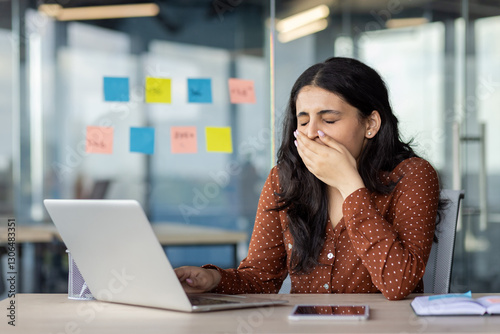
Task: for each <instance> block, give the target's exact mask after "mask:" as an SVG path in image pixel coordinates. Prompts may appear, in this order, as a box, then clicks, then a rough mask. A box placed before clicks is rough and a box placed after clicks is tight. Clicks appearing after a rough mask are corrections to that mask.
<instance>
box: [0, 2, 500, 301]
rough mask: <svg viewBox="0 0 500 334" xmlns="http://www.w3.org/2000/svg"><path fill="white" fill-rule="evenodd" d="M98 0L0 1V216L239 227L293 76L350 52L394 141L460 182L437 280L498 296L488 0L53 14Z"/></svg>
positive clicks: (499, 26) (262, 174)
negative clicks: (393, 127)
mask: <svg viewBox="0 0 500 334" xmlns="http://www.w3.org/2000/svg"><path fill="white" fill-rule="evenodd" d="M103 3H104V2H103V1H101V2H95V1H94V2H92V1H90V0H79V1H64V2H57V1H53V2H51V3H50V4H51V5H58V6H59V7H50V6H49V7H40V5H42V4H44V3H42V2H35V1H16V0H13V1H0V9H5V10H0V41H2V42H1V43H0V57H1V59H2V62H0V84H1V85H2V87H3V89H2V90H0V99H2V102H3V103H2V104H1V106H0V118H1V119H2V122H0V127H1V136H2V138H4V140H2V141H1V145H2V146H1V151H0V173H1V180H0V181H1V186H2V189H5V191H2V193H1V197H0V202H1V203H0V209H1V210H2V211H3V214H2V215H14V216H15V217H16V218H17V220H18V221H19V224H30V223H41V222H43V221H46V220H47V218H48V217H47V215H46V212H45V210H44V208H43V204H42V200H43V199H44V198H132V199H136V200H138V201H139V202H141V203H142V205H143V206H144V208H145V209H146V211H147V214H148V216H149V218H150V220H151V221H152V222H153V223H159V222H167V221H169V222H178V223H181V224H192V225H206V226H214V227H220V228H225V229H231V230H239V231H247V232H249V233H250V231H251V229H252V227H253V219H254V217H255V211H256V205H257V201H258V197H259V193H260V189H261V187H262V185H263V182H264V180H265V178H266V176H267V173H268V172H269V169H270V167H271V166H272V165H273V164H274V163H275V153H276V147H277V146H278V145H279V140H280V127H281V121H282V118H283V112H284V109H285V106H286V102H287V99H288V94H289V92H290V89H291V87H292V85H293V83H294V81H295V79H296V78H297V76H298V75H299V74H300V73H302V71H303V70H305V69H306V68H307V67H309V66H310V65H312V64H313V63H316V62H318V61H322V60H324V59H326V58H328V57H331V56H347V57H354V58H358V59H360V60H362V61H364V62H366V63H368V64H369V65H371V66H373V67H374V68H375V69H377V70H378V71H379V72H380V73H381V74H382V76H383V77H384V78H385V80H386V82H387V84H388V87H389V90H390V97H391V101H392V104H393V107H394V110H395V112H396V114H397V115H398V117H399V120H400V125H401V129H402V131H403V136H404V138H405V139H407V140H410V139H413V142H414V145H415V148H416V150H417V151H418V152H419V154H421V155H422V156H423V157H425V158H427V159H428V160H429V161H430V162H431V163H432V164H433V165H434V166H435V167H436V169H437V170H438V171H439V173H440V176H441V181H442V184H443V186H444V187H445V188H450V189H464V190H465V192H466V196H465V201H464V203H463V207H462V210H461V217H460V221H459V226H458V231H457V242H456V248H455V258H454V267H453V272H452V288H451V289H452V291H454V292H459V291H467V290H472V291H473V292H498V291H499V290H500V286H499V284H500V283H499V282H500V279H499V277H500V269H499V268H500V265H499V263H498V261H499V260H498V257H496V256H495V254H497V253H498V252H499V251H500V250H499V249H498V247H499V246H498V245H499V243H498V242H496V240H497V239H498V238H500V218H499V217H500V211H499V209H498V208H499V206H498V205H497V203H499V201H500V192H499V191H498V189H499V187H497V186H496V185H498V183H499V182H500V176H499V175H500V174H499V173H500V160H499V159H500V158H499V156H498V154H497V153H496V144H498V143H499V142H500V138H499V137H498V133H497V132H496V131H494V129H495V126H496V125H499V124H498V123H499V122H500V119H499V116H498V115H499V113H498V112H497V111H496V109H497V108H498V107H497V106H498V105H499V103H497V102H500V101H499V100H500V92H499V87H500V67H499V65H498V64H497V61H496V60H497V59H498V58H499V56H500V42H498V41H497V40H498V38H496V36H497V35H498V34H499V33H500V1H496V0H481V1H479V0H461V1H432V0H418V1H417V0H412V1H406V0H377V1H369V2H367V1H346V0H323V1H321V0H315V1H300V0H276V1H274V0H273V1H264V0H263V1H259V0H255V1H236V0H234V1H233V0H220V1H219V0H216V1H214V0H206V1H203V0H202V1H176V0H166V1H159V2H156V6H157V9H158V12H156V13H153V14H151V15H153V16H149V17H140V18H139V17H133V18H132V17H129V18H97V19H93V20H88V19H85V20H84V19H81V18H73V19H71V18H70V19H67V18H66V19H65V18H64V16H63V15H62V14H61V13H64V9H65V8H71V7H72V8H77V7H82V8H85V7H89V6H93V5H101V4H103ZM109 3H110V4H111V3H112V4H118V3H120V4H129V2H127V1H121V2H120V1H112V2H111V1H110V2H109ZM135 3H140V4H144V3H145V1H135ZM311 9H312V10H313V11H312V12H313V13H315V14H316V17H315V18H313V19H310V18H309V19H310V21H309V22H304V21H302V23H299V24H298V25H296V26H295V27H293V26H292V27H290V26H289V25H288V26H287V25H286V24H283V19H285V18H288V17H291V16H292V15H294V14H301V13H302V14H303V13H304V12H307V13H309V14H308V15H311ZM302 17H304V16H302ZM273 22H274V23H277V24H276V26H273V25H272V23H273ZM285 22H286V21H285ZM230 79H236V80H230ZM275 142H276V143H275ZM228 143H230V145H228ZM499 186H500V185H499ZM245 247H246V245H242V247H241V252H240V254H239V258H241V257H243V256H244V255H245V251H246V250H245ZM32 252H33V250H32ZM167 252H168V253H169V256H170V258H171V259H172V262H173V264H174V265H184V264H193V265H199V264H204V263H209V262H210V263H214V264H218V265H221V266H226V267H227V266H229V265H230V262H231V261H230V259H231V255H228V254H229V253H231V252H232V249H230V248H229V247H211V248H199V247H196V248H169V249H167ZM26 253H27V254H29V248H27V252H26ZM49 262H50V261H49ZM54 263H55V262H54V261H52V263H51V266H52V267H54V265H56V266H57V263H56V264H54ZM28 283H29V282H28ZM28 283H27V284H26V285H25V287H29V284H28ZM44 289H45V290H44V291H54V290H57V288H56V287H50V288H47V287H46V288H44ZM28 290H29V288H27V291H28Z"/></svg>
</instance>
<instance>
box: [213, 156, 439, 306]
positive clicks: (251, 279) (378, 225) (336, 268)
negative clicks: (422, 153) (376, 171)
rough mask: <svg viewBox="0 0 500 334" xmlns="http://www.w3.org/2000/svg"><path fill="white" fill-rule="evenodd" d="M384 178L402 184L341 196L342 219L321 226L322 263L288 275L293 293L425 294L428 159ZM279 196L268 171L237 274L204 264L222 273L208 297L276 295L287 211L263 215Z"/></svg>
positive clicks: (434, 198) (284, 264) (284, 257)
mask: <svg viewBox="0 0 500 334" xmlns="http://www.w3.org/2000/svg"><path fill="white" fill-rule="evenodd" d="M384 177H386V178H387V179H388V180H392V181H394V182H397V180H399V179H400V181H399V182H398V183H397V185H396V187H395V188H394V190H393V191H392V193H390V194H389V195H380V194H378V193H370V192H369V191H368V190H367V189H366V188H361V189H358V190H356V191H355V192H353V193H352V194H350V195H349V196H348V197H347V198H346V199H345V201H344V204H343V208H342V210H343V218H342V220H341V221H340V222H339V223H338V224H337V225H336V226H335V228H333V226H332V224H330V223H328V224H327V228H326V231H325V233H326V239H325V243H324V245H323V250H322V251H321V254H320V256H319V259H318V262H319V263H320V264H319V265H318V266H316V268H314V269H313V270H312V271H311V272H310V273H308V274H291V275H290V278H291V281H292V288H291V291H290V292H291V293H372V292H382V293H383V294H384V296H385V297H386V298H387V299H402V298H405V297H406V296H408V295H409V294H410V293H412V292H422V291H423V283H422V281H421V280H422V277H423V275H424V270H425V265H426V263H427V259H428V257H429V253H430V250H431V246H432V240H433V236H434V227H435V221H436V214H437V206H438V199H439V182H438V176H437V173H436V171H435V170H434V169H433V168H432V166H431V165H430V164H429V163H428V162H427V161H425V160H423V159H420V158H411V159H407V160H405V161H403V162H401V163H400V164H399V165H398V166H397V167H396V168H395V169H394V170H393V171H392V172H391V173H387V175H385V176H384ZM279 191H280V187H279V180H278V170H277V167H274V168H273V169H272V170H271V172H270V174H269V176H268V178H267V181H266V183H265V185H264V188H263V190H262V193H261V196H260V200H259V205H258V209H257V216H256V219H255V226H254V230H253V233H252V238H251V241H250V248H249V251H248V256H247V257H246V258H245V259H244V260H243V261H242V262H241V263H240V265H239V267H238V269H221V268H218V267H216V266H212V265H206V266H204V267H205V268H215V269H217V270H219V272H220V273H221V275H222V279H221V282H220V284H219V285H218V287H217V288H216V289H215V290H214V292H219V293H230V294H238V293H276V292H278V291H279V288H280V286H281V283H282V281H283V279H284V278H285V277H286V275H287V274H288V269H289V268H288V266H289V260H288V259H289V258H290V256H291V251H292V249H293V239H292V236H291V234H290V232H289V230H288V229H287V224H288V220H287V217H286V210H282V211H269V209H271V208H274V207H276V206H277V201H278V197H277V195H276V193H277V192H279Z"/></svg>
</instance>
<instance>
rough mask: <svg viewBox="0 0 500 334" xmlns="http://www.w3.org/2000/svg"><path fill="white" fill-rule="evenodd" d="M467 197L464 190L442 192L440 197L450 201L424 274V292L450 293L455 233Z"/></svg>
mask: <svg viewBox="0 0 500 334" xmlns="http://www.w3.org/2000/svg"><path fill="white" fill-rule="evenodd" d="M464 196H465V192H464V191H463V190H448V189H443V190H441V194H440V197H441V198H442V199H447V200H448V201H449V203H448V206H447V207H446V208H445V210H444V211H443V213H442V217H441V222H440V223H439V225H438V226H437V227H436V232H435V234H436V236H437V239H438V241H437V243H436V242H433V243H432V249H431V254H430V255H429V260H428V261H427V266H426V267H425V274H424V278H423V280H424V292H426V293H437V294H442V293H449V292H450V282H451V266H452V263H453V250H454V248H455V231H456V229H457V221H458V212H459V210H460V203H461V201H462V199H463V198H464Z"/></svg>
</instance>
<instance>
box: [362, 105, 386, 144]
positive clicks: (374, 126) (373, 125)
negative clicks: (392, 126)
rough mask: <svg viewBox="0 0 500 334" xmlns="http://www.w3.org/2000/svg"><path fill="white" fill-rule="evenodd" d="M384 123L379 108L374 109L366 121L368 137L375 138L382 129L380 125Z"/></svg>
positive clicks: (366, 135) (366, 134)
mask: <svg viewBox="0 0 500 334" xmlns="http://www.w3.org/2000/svg"><path fill="white" fill-rule="evenodd" d="M381 124H382V120H381V118H380V114H379V113H378V111H377V110H374V111H372V113H371V115H370V116H368V120H367V122H366V132H365V137H366V138H373V137H375V135H376V134H377V133H378V130H380V126H381Z"/></svg>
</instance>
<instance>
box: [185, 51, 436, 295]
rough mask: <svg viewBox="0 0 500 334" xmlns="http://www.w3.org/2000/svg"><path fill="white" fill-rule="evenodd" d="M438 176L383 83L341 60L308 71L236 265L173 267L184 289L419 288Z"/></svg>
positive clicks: (392, 291) (295, 93)
mask: <svg viewBox="0 0 500 334" xmlns="http://www.w3.org/2000/svg"><path fill="white" fill-rule="evenodd" d="M438 202H439V182H438V176H437V173H436V172H435V170H434V169H433V168H432V167H431V165H430V164H429V163H428V162H427V161H425V160H423V159H421V158H419V157H418V156H417V155H416V154H415V152H414V151H413V150H412V149H411V147H410V146H409V145H408V144H406V143H404V142H402V141H401V140H400V138H399V132H398V126H397V119H396V117H395V116H394V114H393V112H392V109H391V106H390V103H389V99H388V94H387V89H386V87H385V84H384V82H383V80H382V78H381V77H380V76H379V75H378V74H377V72H375V71H374V70H373V69H372V68H370V67H368V66H366V65H365V64H363V63H361V62H359V61H357V60H354V59H349V58H330V59H328V60H327V61H325V62H323V63H320V64H316V65H314V66H312V67H310V68H309V69H307V70H306V71H305V72H304V73H303V74H302V75H301V76H300V77H299V78H298V79H297V82H296V83H295V85H294V86H293V88H292V91H291V95H290V100H289V103H288V107H287V114H286V117H285V120H284V131H283V140H282V144H281V147H280V149H279V152H278V163H277V166H275V167H274V168H273V169H272V170H271V172H270V174H269V177H268V179H267V181H266V183H265V185H264V189H263V191H262V193H261V196H260V200H259V205H258V210H257V217H256V220H255V227H254V231H253V234H252V239H251V242H250V248H249V253H248V256H247V258H245V259H244V260H243V261H242V262H241V264H240V266H239V267H238V269H227V270H223V269H220V268H218V267H215V266H212V265H207V266H203V267H202V268H198V267H181V268H177V269H176V272H177V276H178V277H179V280H180V281H181V283H182V284H183V286H184V288H185V289H186V291H188V292H204V291H213V292H219V293H276V292H277V291H279V288H280V286H281V284H282V281H283V279H284V278H285V277H286V275H287V274H289V275H290V278H291V282H292V288H291V293H369V292H382V293H383V294H384V296H385V297H386V298H387V299H391V300H396V299H402V298H405V297H406V296H408V295H409V294H410V293H412V292H422V291H423V284H422V281H421V280H422V277H423V274H424V270H425V265H426V263H427V259H428V257H429V253H430V250H431V245H432V241H433V236H434V227H435V222H436V215H437V211H438Z"/></svg>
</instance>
